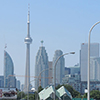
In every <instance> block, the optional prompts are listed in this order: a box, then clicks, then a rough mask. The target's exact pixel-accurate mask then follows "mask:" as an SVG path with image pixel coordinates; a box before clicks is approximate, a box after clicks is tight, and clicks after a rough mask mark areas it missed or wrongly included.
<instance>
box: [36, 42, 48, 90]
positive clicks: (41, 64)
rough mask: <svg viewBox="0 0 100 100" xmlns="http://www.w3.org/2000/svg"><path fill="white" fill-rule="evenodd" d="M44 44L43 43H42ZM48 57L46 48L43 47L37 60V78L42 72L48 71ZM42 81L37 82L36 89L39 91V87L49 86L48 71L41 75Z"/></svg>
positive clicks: (38, 53)
mask: <svg viewBox="0 0 100 100" xmlns="http://www.w3.org/2000/svg"><path fill="white" fill-rule="evenodd" d="M41 43H43V41H41ZM48 68H49V67H48V56H47V53H46V50H45V47H44V46H43V45H42V46H41V47H40V48H39V50H38V52H37V55H36V59H35V76H36V77H38V76H39V74H40V73H41V71H42V70H45V69H48ZM40 76H41V77H40V80H37V79H36V81H35V88H36V89H38V87H37V86H39V85H41V86H42V87H43V88H45V87H46V86H47V85H48V70H45V71H44V72H43V73H41V75H40Z"/></svg>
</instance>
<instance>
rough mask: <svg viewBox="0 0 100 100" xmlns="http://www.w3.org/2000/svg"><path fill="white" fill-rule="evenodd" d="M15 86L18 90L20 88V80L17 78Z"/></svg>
mask: <svg viewBox="0 0 100 100" xmlns="http://www.w3.org/2000/svg"><path fill="white" fill-rule="evenodd" d="M16 88H17V89H18V90H20V80H17V81H16Z"/></svg>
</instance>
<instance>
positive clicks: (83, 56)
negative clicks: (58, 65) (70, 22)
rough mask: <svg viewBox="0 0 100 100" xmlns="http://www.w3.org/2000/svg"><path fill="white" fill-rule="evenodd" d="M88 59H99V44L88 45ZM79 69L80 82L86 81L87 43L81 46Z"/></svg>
mask: <svg viewBox="0 0 100 100" xmlns="http://www.w3.org/2000/svg"><path fill="white" fill-rule="evenodd" d="M90 57H99V43H91V44H90ZM80 67H81V81H87V71H88V43H82V44H81V50H80Z"/></svg>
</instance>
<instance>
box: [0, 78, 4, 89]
mask: <svg viewBox="0 0 100 100" xmlns="http://www.w3.org/2000/svg"><path fill="white" fill-rule="evenodd" d="M0 87H2V88H3V87H4V76H0Z"/></svg>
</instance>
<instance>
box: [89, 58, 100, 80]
mask: <svg viewBox="0 0 100 100" xmlns="http://www.w3.org/2000/svg"><path fill="white" fill-rule="evenodd" d="M90 80H93V81H100V57H91V58H90Z"/></svg>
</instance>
